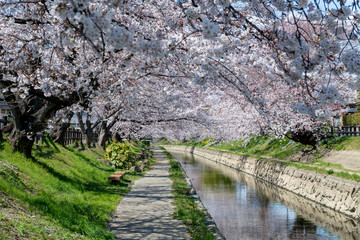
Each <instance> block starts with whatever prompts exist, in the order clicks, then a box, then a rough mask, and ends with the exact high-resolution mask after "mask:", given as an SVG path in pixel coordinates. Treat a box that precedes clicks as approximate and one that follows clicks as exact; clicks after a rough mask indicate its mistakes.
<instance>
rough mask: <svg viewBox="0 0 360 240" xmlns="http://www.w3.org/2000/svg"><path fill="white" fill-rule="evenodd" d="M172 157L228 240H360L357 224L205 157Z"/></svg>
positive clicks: (175, 154)
mask: <svg viewBox="0 0 360 240" xmlns="http://www.w3.org/2000/svg"><path fill="white" fill-rule="evenodd" d="M171 153H172V155H173V156H174V157H175V158H176V159H177V160H178V161H179V162H180V163H181V165H182V167H183V169H184V170H185V172H186V174H187V176H188V177H189V178H190V180H191V183H192V184H193V187H194V188H195V190H196V192H197V194H198V195H199V197H200V199H201V201H202V202H203V204H204V206H205V207H206V208H207V209H208V212H209V214H210V215H211V216H212V218H213V219H214V221H215V222H216V224H217V226H218V228H219V230H220V232H221V233H222V234H223V235H224V236H225V238H226V239H227V240H232V239H236V240H238V239H244V240H246V239H261V240H264V239H307V240H309V239H316V240H325V239H345V240H355V239H360V228H359V226H360V224H359V222H358V221H355V220H354V219H351V218H349V217H347V216H345V215H343V214H340V213H338V212H335V211H333V210H331V209H329V208H326V207H323V206H322V205H320V204H317V203H315V202H312V201H309V200H307V199H305V198H303V197H300V196H298V195H296V194H293V193H291V192H289V191H286V190H284V189H281V188H278V187H276V186H274V185H272V184H269V183H266V182H264V181H261V180H259V179H256V178H254V177H252V176H250V175H248V174H246V173H243V172H240V171H237V170H235V169H232V168H229V167H226V166H224V165H221V164H217V163H215V162H212V161H209V160H208V159H205V158H203V157H200V156H195V157H194V155H193V154H190V153H179V152H171Z"/></svg>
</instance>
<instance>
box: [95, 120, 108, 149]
mask: <svg viewBox="0 0 360 240" xmlns="http://www.w3.org/2000/svg"><path fill="white" fill-rule="evenodd" d="M106 125H107V124H106V121H103V122H102V123H101V125H100V133H99V136H98V141H97V143H96V145H97V146H99V147H102V148H103V149H105V147H106V141H107V140H108V138H109V137H110V133H109V130H108V128H107V126H106Z"/></svg>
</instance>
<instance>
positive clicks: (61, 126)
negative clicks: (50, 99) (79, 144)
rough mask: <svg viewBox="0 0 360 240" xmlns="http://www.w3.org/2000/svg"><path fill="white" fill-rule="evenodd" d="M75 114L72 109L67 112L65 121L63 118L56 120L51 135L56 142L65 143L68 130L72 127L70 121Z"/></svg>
mask: <svg viewBox="0 0 360 240" xmlns="http://www.w3.org/2000/svg"><path fill="white" fill-rule="evenodd" d="M73 115H74V113H73V112H72V111H70V110H69V111H66V112H65V120H66V121H65V122H64V121H63V118H60V119H58V120H57V121H56V122H55V126H54V128H53V129H52V131H51V133H50V136H51V137H52V139H53V141H54V142H56V143H60V144H62V145H65V135H66V131H67V129H68V128H69V127H70V121H71V118H72V116H73Z"/></svg>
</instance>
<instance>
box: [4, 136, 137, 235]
mask: <svg viewBox="0 0 360 240" xmlns="http://www.w3.org/2000/svg"><path fill="white" fill-rule="evenodd" d="M33 156H34V157H33V159H27V158H25V156H24V155H22V154H19V153H13V152H12V151H11V148H10V145H9V144H8V143H7V142H6V141H3V142H2V143H1V150H0V194H1V195H0V197H1V196H3V199H5V200H4V201H8V202H11V203H12V204H10V205H9V204H8V207H7V208H6V207H0V219H2V220H0V239H18V238H21V239H113V238H114V236H113V234H112V233H110V232H109V231H108V230H107V223H108V221H109V220H110V217H111V214H112V213H113V212H114V210H115V208H116V206H117V204H118V203H119V201H120V199H121V198H122V196H123V195H125V194H126V193H127V192H128V191H129V189H130V187H129V186H130V184H131V182H132V181H133V180H135V179H138V178H139V177H140V176H141V174H140V173H135V172H128V173H127V174H126V175H125V178H124V180H122V181H121V182H120V183H119V184H111V183H110V182H109V181H108V180H107V177H108V176H109V175H110V174H112V173H113V172H114V169H112V168H110V167H109V166H108V165H107V164H106V163H103V162H100V161H98V160H96V157H102V158H103V156H102V155H101V151H100V150H99V149H98V150H96V149H95V150H86V151H79V150H77V149H75V148H74V147H63V146H61V145H58V144H54V143H53V142H51V141H50V140H49V139H47V140H46V141H45V143H44V145H41V146H35V147H34V150H33ZM9 199H10V200H9ZM0 204H1V202H0ZM0 206H1V205H0ZM11 212H13V214H9V213H11ZM32 216H35V217H32ZM49 228H50V230H49ZM10 229H11V231H10ZM14 236H18V238H16V237H14Z"/></svg>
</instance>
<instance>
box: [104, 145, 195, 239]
mask: <svg viewBox="0 0 360 240" xmlns="http://www.w3.org/2000/svg"><path fill="white" fill-rule="evenodd" d="M154 158H155V160H156V161H157V163H156V165H154V167H153V169H152V170H150V171H148V173H147V174H146V175H145V176H144V177H143V178H141V179H139V180H137V181H136V182H135V184H134V185H133V186H132V188H131V191H130V192H129V193H128V194H127V195H126V196H125V197H124V198H123V199H122V200H121V202H120V204H119V205H118V207H117V209H116V213H115V215H114V217H113V219H112V221H111V222H110V230H111V231H112V232H113V233H114V234H115V236H116V239H129V240H130V239H131V240H134V239H151V240H155V239H190V237H189V235H188V234H187V232H186V228H185V225H183V223H182V222H181V221H180V220H176V219H174V218H173V217H172V216H171V215H172V214H173V212H174V207H173V206H172V205H171V197H172V194H171V189H172V187H171V185H172V182H171V180H170V178H169V167H170V166H169V163H168V159H167V157H166V155H165V154H164V153H163V152H162V150H161V149H160V148H155V150H154Z"/></svg>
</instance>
